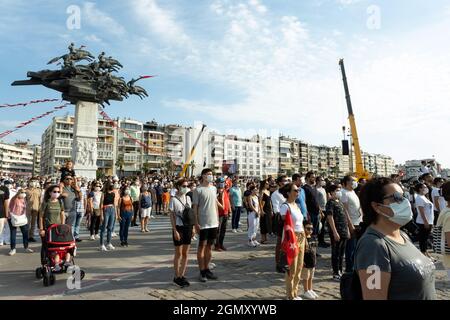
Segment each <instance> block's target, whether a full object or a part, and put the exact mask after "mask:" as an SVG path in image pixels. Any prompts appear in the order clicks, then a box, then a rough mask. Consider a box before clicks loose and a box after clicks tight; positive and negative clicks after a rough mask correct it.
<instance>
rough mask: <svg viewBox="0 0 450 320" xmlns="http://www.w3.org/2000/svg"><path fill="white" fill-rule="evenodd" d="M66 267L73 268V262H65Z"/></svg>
mask: <svg viewBox="0 0 450 320" xmlns="http://www.w3.org/2000/svg"><path fill="white" fill-rule="evenodd" d="M64 266H65V267H71V266H72V261H64Z"/></svg>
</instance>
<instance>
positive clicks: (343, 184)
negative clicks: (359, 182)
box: [341, 175, 353, 187]
mask: <svg viewBox="0 0 450 320" xmlns="http://www.w3.org/2000/svg"><path fill="white" fill-rule="evenodd" d="M350 181H353V177H352V176H350V175H347V176H345V177H344V178H343V179H342V181H341V183H342V186H343V187H345V186H346V185H347V183H348V182H350Z"/></svg>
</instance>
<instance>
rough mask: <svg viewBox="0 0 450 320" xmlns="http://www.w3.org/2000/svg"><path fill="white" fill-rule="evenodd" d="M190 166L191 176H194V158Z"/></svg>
mask: <svg viewBox="0 0 450 320" xmlns="http://www.w3.org/2000/svg"><path fill="white" fill-rule="evenodd" d="M190 166H191V177H192V176H194V169H195V162H194V160H192V161H191V163H190Z"/></svg>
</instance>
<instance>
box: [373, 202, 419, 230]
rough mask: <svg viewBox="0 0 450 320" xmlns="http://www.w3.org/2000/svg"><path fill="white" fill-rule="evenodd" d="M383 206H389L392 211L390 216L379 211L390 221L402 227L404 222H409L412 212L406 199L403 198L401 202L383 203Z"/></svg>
mask: <svg viewBox="0 0 450 320" xmlns="http://www.w3.org/2000/svg"><path fill="white" fill-rule="evenodd" d="M382 206H383V207H387V208H391V210H392V212H393V213H394V216H393V217H390V216H388V215H386V214H383V213H380V214H382V215H383V216H385V217H386V218H388V219H389V220H391V221H392V222H394V223H396V224H398V225H399V226H401V227H403V226H404V225H405V224H407V223H408V222H410V221H411V220H412V218H413V213H412V210H411V204H410V203H409V201H408V200H407V199H404V200H403V201H402V202H400V203H398V202H394V203H391V204H390V205H388V206H387V205H384V204H382Z"/></svg>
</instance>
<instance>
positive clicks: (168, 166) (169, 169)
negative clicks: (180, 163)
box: [164, 160, 175, 176]
mask: <svg viewBox="0 0 450 320" xmlns="http://www.w3.org/2000/svg"><path fill="white" fill-rule="evenodd" d="M164 169H165V171H166V174H167V175H168V176H171V175H173V172H174V171H175V163H174V162H173V161H172V160H167V161H166V162H165V163H164Z"/></svg>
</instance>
